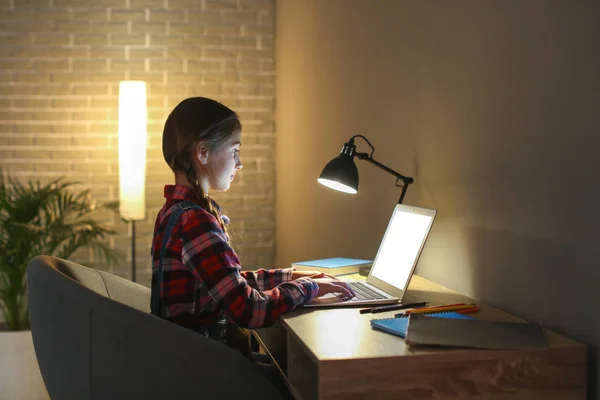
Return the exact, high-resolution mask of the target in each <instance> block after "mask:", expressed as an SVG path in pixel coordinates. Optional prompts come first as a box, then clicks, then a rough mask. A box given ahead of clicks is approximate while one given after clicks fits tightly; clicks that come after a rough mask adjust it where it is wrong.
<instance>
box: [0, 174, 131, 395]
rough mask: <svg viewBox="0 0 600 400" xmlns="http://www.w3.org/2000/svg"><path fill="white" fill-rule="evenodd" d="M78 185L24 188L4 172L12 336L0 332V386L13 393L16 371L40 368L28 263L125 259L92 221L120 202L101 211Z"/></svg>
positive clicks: (2, 260)
mask: <svg viewBox="0 0 600 400" xmlns="http://www.w3.org/2000/svg"><path fill="white" fill-rule="evenodd" d="M75 184H76V182H66V181H65V180H64V178H58V179H55V180H52V181H50V182H48V183H46V184H42V183H40V182H39V181H36V182H32V181H29V182H28V183H27V184H22V183H20V182H18V181H16V180H14V179H11V178H5V177H4V176H3V175H2V174H1V171H0V311H1V313H2V314H3V315H4V318H5V320H6V327H7V328H8V331H9V332H4V333H0V359H2V364H6V365H1V366H0V387H2V386H3V385H4V387H5V388H6V387H7V386H6V385H7V384H10V385H12V387H13V388H14V386H15V385H16V384H17V383H15V382H14V381H13V378H14V377H15V376H18V375H19V374H16V373H15V371H14V370H13V369H14V367H15V366H25V365H28V366H29V367H31V366H32V363H33V365H34V366H35V368H37V362H36V360H35V354H34V352H33V343H32V341H31V331H29V327H30V325H29V312H28V306H27V282H26V268H27V264H28V263H29V260H31V259H32V258H33V257H35V256H37V255H41V254H44V255H54V256H57V257H60V258H65V259H68V258H69V257H70V256H71V255H72V254H73V253H74V252H75V251H76V250H78V249H80V248H86V247H87V248H91V249H93V250H94V253H95V254H97V255H99V256H100V257H101V258H102V259H103V260H105V261H106V262H107V263H111V262H114V261H117V260H120V259H122V255H121V253H119V252H118V251H116V250H113V249H111V248H110V247H109V246H108V244H107V243H106V239H107V238H108V237H109V236H111V235H114V234H115V233H116V232H115V231H114V230H112V229H111V228H110V227H108V226H106V225H104V224H101V223H99V222H97V221H96V220H95V219H94V217H95V215H94V214H95V212H96V211H98V210H100V209H109V210H116V209H117V208H118V203H116V202H112V203H105V204H102V205H99V206H98V207H97V206H96V205H95V202H94V201H92V198H91V196H90V191H89V190H83V191H79V192H77V193H75V192H74V191H73V190H72V188H73V186H74V185H75ZM7 352H8V353H9V354H6V353H7ZM15 352H17V354H14V353H15ZM3 353H4V354H3ZM11 353H13V354H11ZM11 357H13V359H12V361H11ZM15 357H17V359H15ZM23 357H25V358H27V357H28V358H29V359H28V360H23ZM32 357H33V358H32ZM11 371H12V372H11ZM38 371H39V370H38ZM27 374H31V371H27ZM4 375H6V376H4ZM38 375H39V372H38ZM3 378H4V379H3ZM31 379H32V378H30V377H29V378H26V379H25V380H23V378H21V379H20V381H21V384H24V385H26V386H29V387H28V388H27V389H26V390H28V391H29V392H28V397H27V398H33V397H34V396H33V393H32V392H31ZM5 380H8V381H5ZM39 383H40V384H41V378H39ZM42 388H43V384H42ZM14 389H15V390H18V388H14ZM44 390H45V389H44ZM23 398H24V397H23Z"/></svg>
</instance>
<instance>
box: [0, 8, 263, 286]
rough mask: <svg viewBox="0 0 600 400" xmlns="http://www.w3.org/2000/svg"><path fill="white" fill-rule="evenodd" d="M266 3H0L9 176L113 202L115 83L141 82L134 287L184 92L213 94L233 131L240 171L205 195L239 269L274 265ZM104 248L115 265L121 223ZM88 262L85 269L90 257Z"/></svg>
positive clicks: (0, 100)
mask: <svg viewBox="0 0 600 400" xmlns="http://www.w3.org/2000/svg"><path fill="white" fill-rule="evenodd" d="M273 1H274V0H158V1H156V0H101V1H96V2H88V1H86V0H3V1H2V3H0V160H1V162H0V166H1V168H2V169H3V171H4V173H5V174H10V175H11V176H14V177H18V179H22V180H26V179H37V178H39V179H41V180H48V179H50V178H53V177H58V176H65V177H67V178H68V179H70V180H77V181H80V182H82V184H81V185H80V186H79V187H80V188H91V190H92V194H93V195H94V197H95V198H96V199H98V200H99V201H104V200H117V199H118V153H117V114H118V101H117V100H118V84H119V81H120V80H124V79H140V80H144V81H146V82H148V103H147V104H148V118H149V122H148V164H147V207H148V210H147V211H148V212H147V219H146V221H143V222H138V223H137V225H136V228H137V229H136V230H137V235H136V237H137V240H136V244H137V251H136V256H137V270H138V281H139V282H140V283H143V284H145V285H148V284H149V281H150V268H149V266H150V257H149V251H150V242H151V236H152V227H153V223H154V218H155V216H156V212H157V211H158V209H159V208H160V206H161V205H162V203H163V200H164V199H163V194H162V190H163V185H164V184H165V183H171V182H172V181H173V178H172V174H171V172H170V170H169V169H168V167H167V166H166V164H165V163H164V161H163V158H162V152H161V135H162V129H163V125H164V121H165V119H166V116H167V115H168V113H169V111H170V110H171V109H172V108H173V107H174V106H175V105H176V104H177V103H178V102H179V101H181V100H182V99H184V98H185V97H189V96H206V97H211V98H214V99H217V100H219V101H221V102H223V103H224V104H226V105H227V106H229V107H231V108H233V109H234V110H236V111H237V112H238V113H239V114H240V116H241V118H242V123H243V124H244V130H243V136H242V141H243V147H242V153H241V155H242V161H243V163H244V169H243V170H242V171H241V172H240V174H239V175H238V178H237V179H236V181H235V182H234V184H233V186H232V188H231V189H230V190H229V191H228V192H226V193H222V194H215V198H216V199H217V201H219V202H220V203H221V205H222V206H223V207H224V209H225V211H226V213H227V214H228V215H229V216H230V217H231V219H232V221H233V223H232V229H233V232H234V235H235V240H236V249H237V251H238V253H239V255H240V257H241V260H242V263H243V265H244V267H245V268H248V269H254V268H257V267H262V266H264V267H272V266H273V265H272V264H273V258H274V241H273V236H274V146H275V133H274V83H275V82H274V81H275V72H274V50H273V40H274V37H273V35H274V30H273V21H274V15H273V11H274V10H273V7H274V4H273ZM102 218H103V221H104V222H108V223H110V224H112V225H113V226H114V228H115V229H117V230H118V231H119V234H118V236H116V237H115V238H114V239H112V240H111V246H112V247H114V248H117V249H120V250H122V251H124V252H125V253H126V254H127V261H125V262H124V263H123V264H122V265H116V266H112V267H107V266H103V265H99V264H97V260H92V259H91V255H90V254H88V252H79V253H77V255H76V257H74V258H75V259H76V260H77V261H81V262H84V263H87V264H88V265H94V266H97V267H99V268H103V269H106V270H109V271H111V272H113V273H116V274H118V275H121V276H125V277H129V276H130V260H131V252H130V243H131V231H130V226H129V225H128V224H126V223H124V222H123V221H121V220H120V219H119V218H118V216H114V215H110V214H105V215H102ZM95 261H96V262H95Z"/></svg>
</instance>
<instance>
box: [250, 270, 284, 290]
mask: <svg viewBox="0 0 600 400" xmlns="http://www.w3.org/2000/svg"><path fill="white" fill-rule="evenodd" d="M292 272H294V269H293V268H286V269H259V270H256V271H240V275H242V277H244V279H245V280H246V282H248V285H250V287H251V288H252V289H256V290H270V289H273V288H274V287H275V286H279V285H280V284H282V283H285V282H289V281H292V280H294V277H293V274H292Z"/></svg>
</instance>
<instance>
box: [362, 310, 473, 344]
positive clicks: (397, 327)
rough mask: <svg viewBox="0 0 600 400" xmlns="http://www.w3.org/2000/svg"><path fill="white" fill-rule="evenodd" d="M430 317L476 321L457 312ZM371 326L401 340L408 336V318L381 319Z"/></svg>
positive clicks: (430, 314)
mask: <svg viewBox="0 0 600 400" xmlns="http://www.w3.org/2000/svg"><path fill="white" fill-rule="evenodd" d="M422 315H427V316H428V317H436V318H451V319H475V318H473V317H471V316H469V315H465V314H459V313H457V312H456V311H446V312H438V313H426V314H422ZM371 326H372V327H373V328H376V329H379V330H381V331H384V332H387V333H391V334H392V335H396V336H400V337H401V338H403V337H405V336H406V329H407V328H408V316H401V317H396V318H381V319H372V320H371Z"/></svg>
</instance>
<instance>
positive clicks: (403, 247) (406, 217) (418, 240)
mask: <svg viewBox="0 0 600 400" xmlns="http://www.w3.org/2000/svg"><path fill="white" fill-rule="evenodd" d="M432 220H433V216H432V215H422V214H418V213H415V212H414V211H411V210H410V209H409V210H407V209H403V207H402V206H396V208H395V209H394V214H393V215H392V218H391V219H390V222H389V224H388V227H387V229H386V231H385V235H384V236H383V240H382V241H381V245H380V246H379V250H378V252H377V256H376V257H375V261H374V262H373V268H372V270H371V275H372V276H373V277H375V278H377V279H380V280H382V281H384V282H387V283H388V284H390V285H392V286H395V287H397V288H399V289H401V290H403V289H404V288H405V287H406V284H407V282H408V280H409V279H410V276H411V272H412V270H413V267H414V265H415V263H416V261H417V258H418V257H419V254H420V250H421V246H422V245H423V242H424V241H425V240H426V239H427V235H428V233H429V228H430V226H431V224H432Z"/></svg>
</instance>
